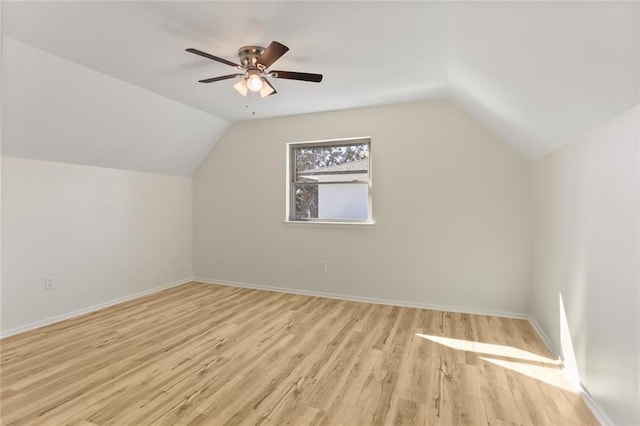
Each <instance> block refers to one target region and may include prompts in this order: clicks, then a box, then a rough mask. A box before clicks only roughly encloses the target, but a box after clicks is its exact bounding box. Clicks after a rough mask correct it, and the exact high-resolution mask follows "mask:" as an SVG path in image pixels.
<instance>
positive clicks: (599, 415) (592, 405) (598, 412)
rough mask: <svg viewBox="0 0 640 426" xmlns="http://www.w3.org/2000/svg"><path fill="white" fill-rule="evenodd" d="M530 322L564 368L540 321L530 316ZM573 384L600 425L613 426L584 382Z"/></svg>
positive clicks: (557, 351)
mask: <svg viewBox="0 0 640 426" xmlns="http://www.w3.org/2000/svg"><path fill="white" fill-rule="evenodd" d="M529 322H530V323H531V325H532V326H533V328H534V329H535V330H536V332H537V333H538V336H539V337H540V339H541V340H542V341H543V342H544V344H545V345H546V346H547V349H549V351H550V352H551V353H552V354H553V356H554V357H555V358H556V359H557V360H558V361H560V362H561V363H563V364H562V365H563V366H564V359H563V357H562V353H561V352H560V351H559V350H558V348H556V346H555V345H554V344H553V342H552V341H551V339H550V338H549V336H547V333H545V331H544V329H543V328H542V327H541V326H540V324H539V323H538V321H536V319H535V318H534V317H533V316H531V315H529ZM563 370H564V367H563ZM565 374H566V376H567V377H569V374H568V373H566V372H565ZM573 384H574V386H575V387H576V391H577V392H578V393H579V394H580V397H582V400H583V401H584V402H585V404H587V407H589V409H590V410H591V412H592V413H593V415H594V416H595V417H596V420H598V422H600V424H601V425H603V426H609V425H612V426H613V425H614V423H613V421H612V420H611V418H609V416H607V414H606V413H605V412H604V411H603V410H602V409H601V408H600V407H598V404H596V402H595V401H594V400H593V398H592V397H591V395H590V394H589V391H587V388H585V387H584V385H583V384H582V382H580V383H573Z"/></svg>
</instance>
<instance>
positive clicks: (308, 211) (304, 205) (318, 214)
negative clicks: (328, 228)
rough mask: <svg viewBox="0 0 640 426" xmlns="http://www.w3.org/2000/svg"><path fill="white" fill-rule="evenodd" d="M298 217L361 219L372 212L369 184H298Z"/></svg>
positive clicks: (296, 207) (295, 213) (296, 199)
mask: <svg viewBox="0 0 640 426" xmlns="http://www.w3.org/2000/svg"><path fill="white" fill-rule="evenodd" d="M294 195H295V206H294V207H295V212H294V218H295V219H325V220H331V219H359V220H366V219H367V218H368V216H369V214H368V213H369V185H368V184H367V183H346V184H333V185H332V184H326V185H323V184H296V185H295V194H294Z"/></svg>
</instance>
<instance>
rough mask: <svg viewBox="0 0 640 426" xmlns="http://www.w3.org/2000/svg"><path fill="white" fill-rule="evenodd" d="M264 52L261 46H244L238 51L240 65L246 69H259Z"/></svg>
mask: <svg viewBox="0 0 640 426" xmlns="http://www.w3.org/2000/svg"><path fill="white" fill-rule="evenodd" d="M263 52H264V47H261V46H243V47H241V48H240V49H238V56H240V63H241V64H242V66H243V67H244V68H245V69H250V68H258V59H260V56H262V53H263Z"/></svg>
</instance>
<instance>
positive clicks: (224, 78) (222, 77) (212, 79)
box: [198, 74, 244, 83]
mask: <svg viewBox="0 0 640 426" xmlns="http://www.w3.org/2000/svg"><path fill="white" fill-rule="evenodd" d="M243 75H244V74H227V75H221V76H220V77H213V78H207V79H204V80H198V83H213V82H214V81H220V80H228V79H230V78H234V77H242V76H243Z"/></svg>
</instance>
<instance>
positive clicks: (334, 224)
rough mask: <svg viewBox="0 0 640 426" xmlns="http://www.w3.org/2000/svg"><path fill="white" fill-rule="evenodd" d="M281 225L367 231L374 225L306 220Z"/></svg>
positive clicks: (372, 223)
mask: <svg viewBox="0 0 640 426" xmlns="http://www.w3.org/2000/svg"><path fill="white" fill-rule="evenodd" d="M282 223H283V224H284V225H286V226H294V227H295V226H300V227H311V228H359V229H363V228H364V229H367V228H373V227H374V225H375V224H376V223H375V222H374V221H372V220H371V221H363V222H315V221H311V220H309V221H306V220H284V221H282Z"/></svg>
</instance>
